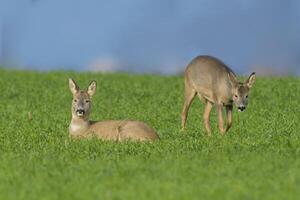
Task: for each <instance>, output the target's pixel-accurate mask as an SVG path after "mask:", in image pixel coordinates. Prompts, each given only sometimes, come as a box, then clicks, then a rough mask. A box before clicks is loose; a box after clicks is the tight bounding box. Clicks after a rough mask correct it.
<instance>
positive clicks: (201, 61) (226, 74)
mask: <svg viewBox="0 0 300 200" xmlns="http://www.w3.org/2000/svg"><path fill="white" fill-rule="evenodd" d="M254 82H255V72H253V73H252V74H251V75H250V76H249V78H248V79H247V80H246V81H245V82H244V83H241V82H239V81H238V80H237V78H236V76H235V74H234V73H233V71H232V70H231V69H230V68H229V67H227V66H226V65H225V64H224V63H223V62H222V61H220V60H219V59H217V58H214V57H212V56H198V57H196V58H194V59H193V60H192V61H191V62H190V63H189V65H188V66H187V68H186V70H185V74H184V83H185V93H184V97H185V99H184V104H183V110H182V114H181V119H182V129H184V128H185V124H186V119H187V114H188V110H189V107H190V105H191V102H192V100H193V99H194V97H195V96H196V94H197V96H198V97H199V98H200V100H202V101H203V102H205V103H206V106H205V109H204V114H203V119H204V125H205V128H206V131H207V134H208V135H211V128H210V123H209V118H210V111H211V109H212V106H213V105H215V106H216V109H217V113H218V125H219V130H220V132H221V134H224V133H225V132H227V131H228V130H229V129H230V127H231V125H232V108H233V103H234V104H235V105H236V106H237V108H238V110H239V111H244V110H245V109H246V106H247V104H248V92H249V90H250V88H251V87H252V85H253V84H254ZM223 106H224V107H226V115H227V127H226V129H225V128H224V127H223V116H222V111H223Z"/></svg>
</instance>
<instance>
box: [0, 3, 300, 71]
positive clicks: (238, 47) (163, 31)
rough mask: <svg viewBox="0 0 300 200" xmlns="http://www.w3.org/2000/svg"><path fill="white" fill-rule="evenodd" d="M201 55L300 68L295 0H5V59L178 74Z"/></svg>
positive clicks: (30, 64) (0, 30)
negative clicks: (194, 58)
mask: <svg viewBox="0 0 300 200" xmlns="http://www.w3.org/2000/svg"><path fill="white" fill-rule="evenodd" d="M200 54H210V55H214V56H217V57H219V58H221V59H222V60H223V61H224V62H225V63H227V64H228V65H229V66H230V67H232V68H233V69H234V70H235V71H236V72H237V73H240V74H246V73H249V72H251V71H253V70H255V71H259V72H261V73H276V74H286V73H298V74H300V67H299V66H300V3H299V1H297V0H286V1H282V0H281V1H280V0H264V1H259V0H232V1H217V0H189V1H180V0H165V1H159V0H152V1H145V0H144V1H143V0H130V1H121V0H119V1H116V0H111V1H100V0H1V2H0V64H2V65H5V66H8V67H15V68H25V69H38V70H54V69H55V70H56V69H66V70H68V69H75V70H80V71H81V70H93V71H116V70H122V71H133V72H139V73H153V72H154V73H163V74H174V73H178V72H181V71H183V69H184V67H185V66H186V65H187V64H188V62H189V61H190V60H191V59H192V58H193V57H195V56H197V55H200Z"/></svg>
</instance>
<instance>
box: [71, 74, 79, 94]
mask: <svg viewBox="0 0 300 200" xmlns="http://www.w3.org/2000/svg"><path fill="white" fill-rule="evenodd" d="M69 88H70V90H71V92H72V94H76V93H77V92H78V91H79V87H78V85H77V84H76V83H75V81H74V80H73V79H71V78H69Z"/></svg>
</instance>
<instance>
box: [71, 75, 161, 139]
mask: <svg viewBox="0 0 300 200" xmlns="http://www.w3.org/2000/svg"><path fill="white" fill-rule="evenodd" d="M96 86H97V84H96V81H92V82H91V83H90V85H89V86H88V88H87V89H86V90H84V91H83V90H80V89H79V87H78V86H77V84H76V83H75V81H74V80H73V79H69V87H70V90H71V92H72V94H73V100H72V120H71V123H70V127H69V133H70V136H72V137H75V138H90V137H93V136H95V137H98V138H100V139H103V140H114V141H124V140H137V141H147V140H148V141H149V140H155V139H158V138H159V137H158V135H157V134H156V133H155V131H154V130H153V129H152V128H150V127H149V126H148V125H147V124H145V123H144V122H141V121H130V120H110V121H98V122H94V121H89V115H90V112H91V98H92V96H93V95H94V94H95V91H96Z"/></svg>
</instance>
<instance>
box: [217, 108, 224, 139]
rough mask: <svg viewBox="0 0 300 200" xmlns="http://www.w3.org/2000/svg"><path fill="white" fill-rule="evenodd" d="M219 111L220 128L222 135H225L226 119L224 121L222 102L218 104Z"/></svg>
mask: <svg viewBox="0 0 300 200" xmlns="http://www.w3.org/2000/svg"><path fill="white" fill-rule="evenodd" d="M216 107H217V113H218V124H219V130H220V132H221V134H222V135H224V133H225V129H224V126H223V124H224V121H223V112H222V111H223V105H222V104H217V105H216Z"/></svg>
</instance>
